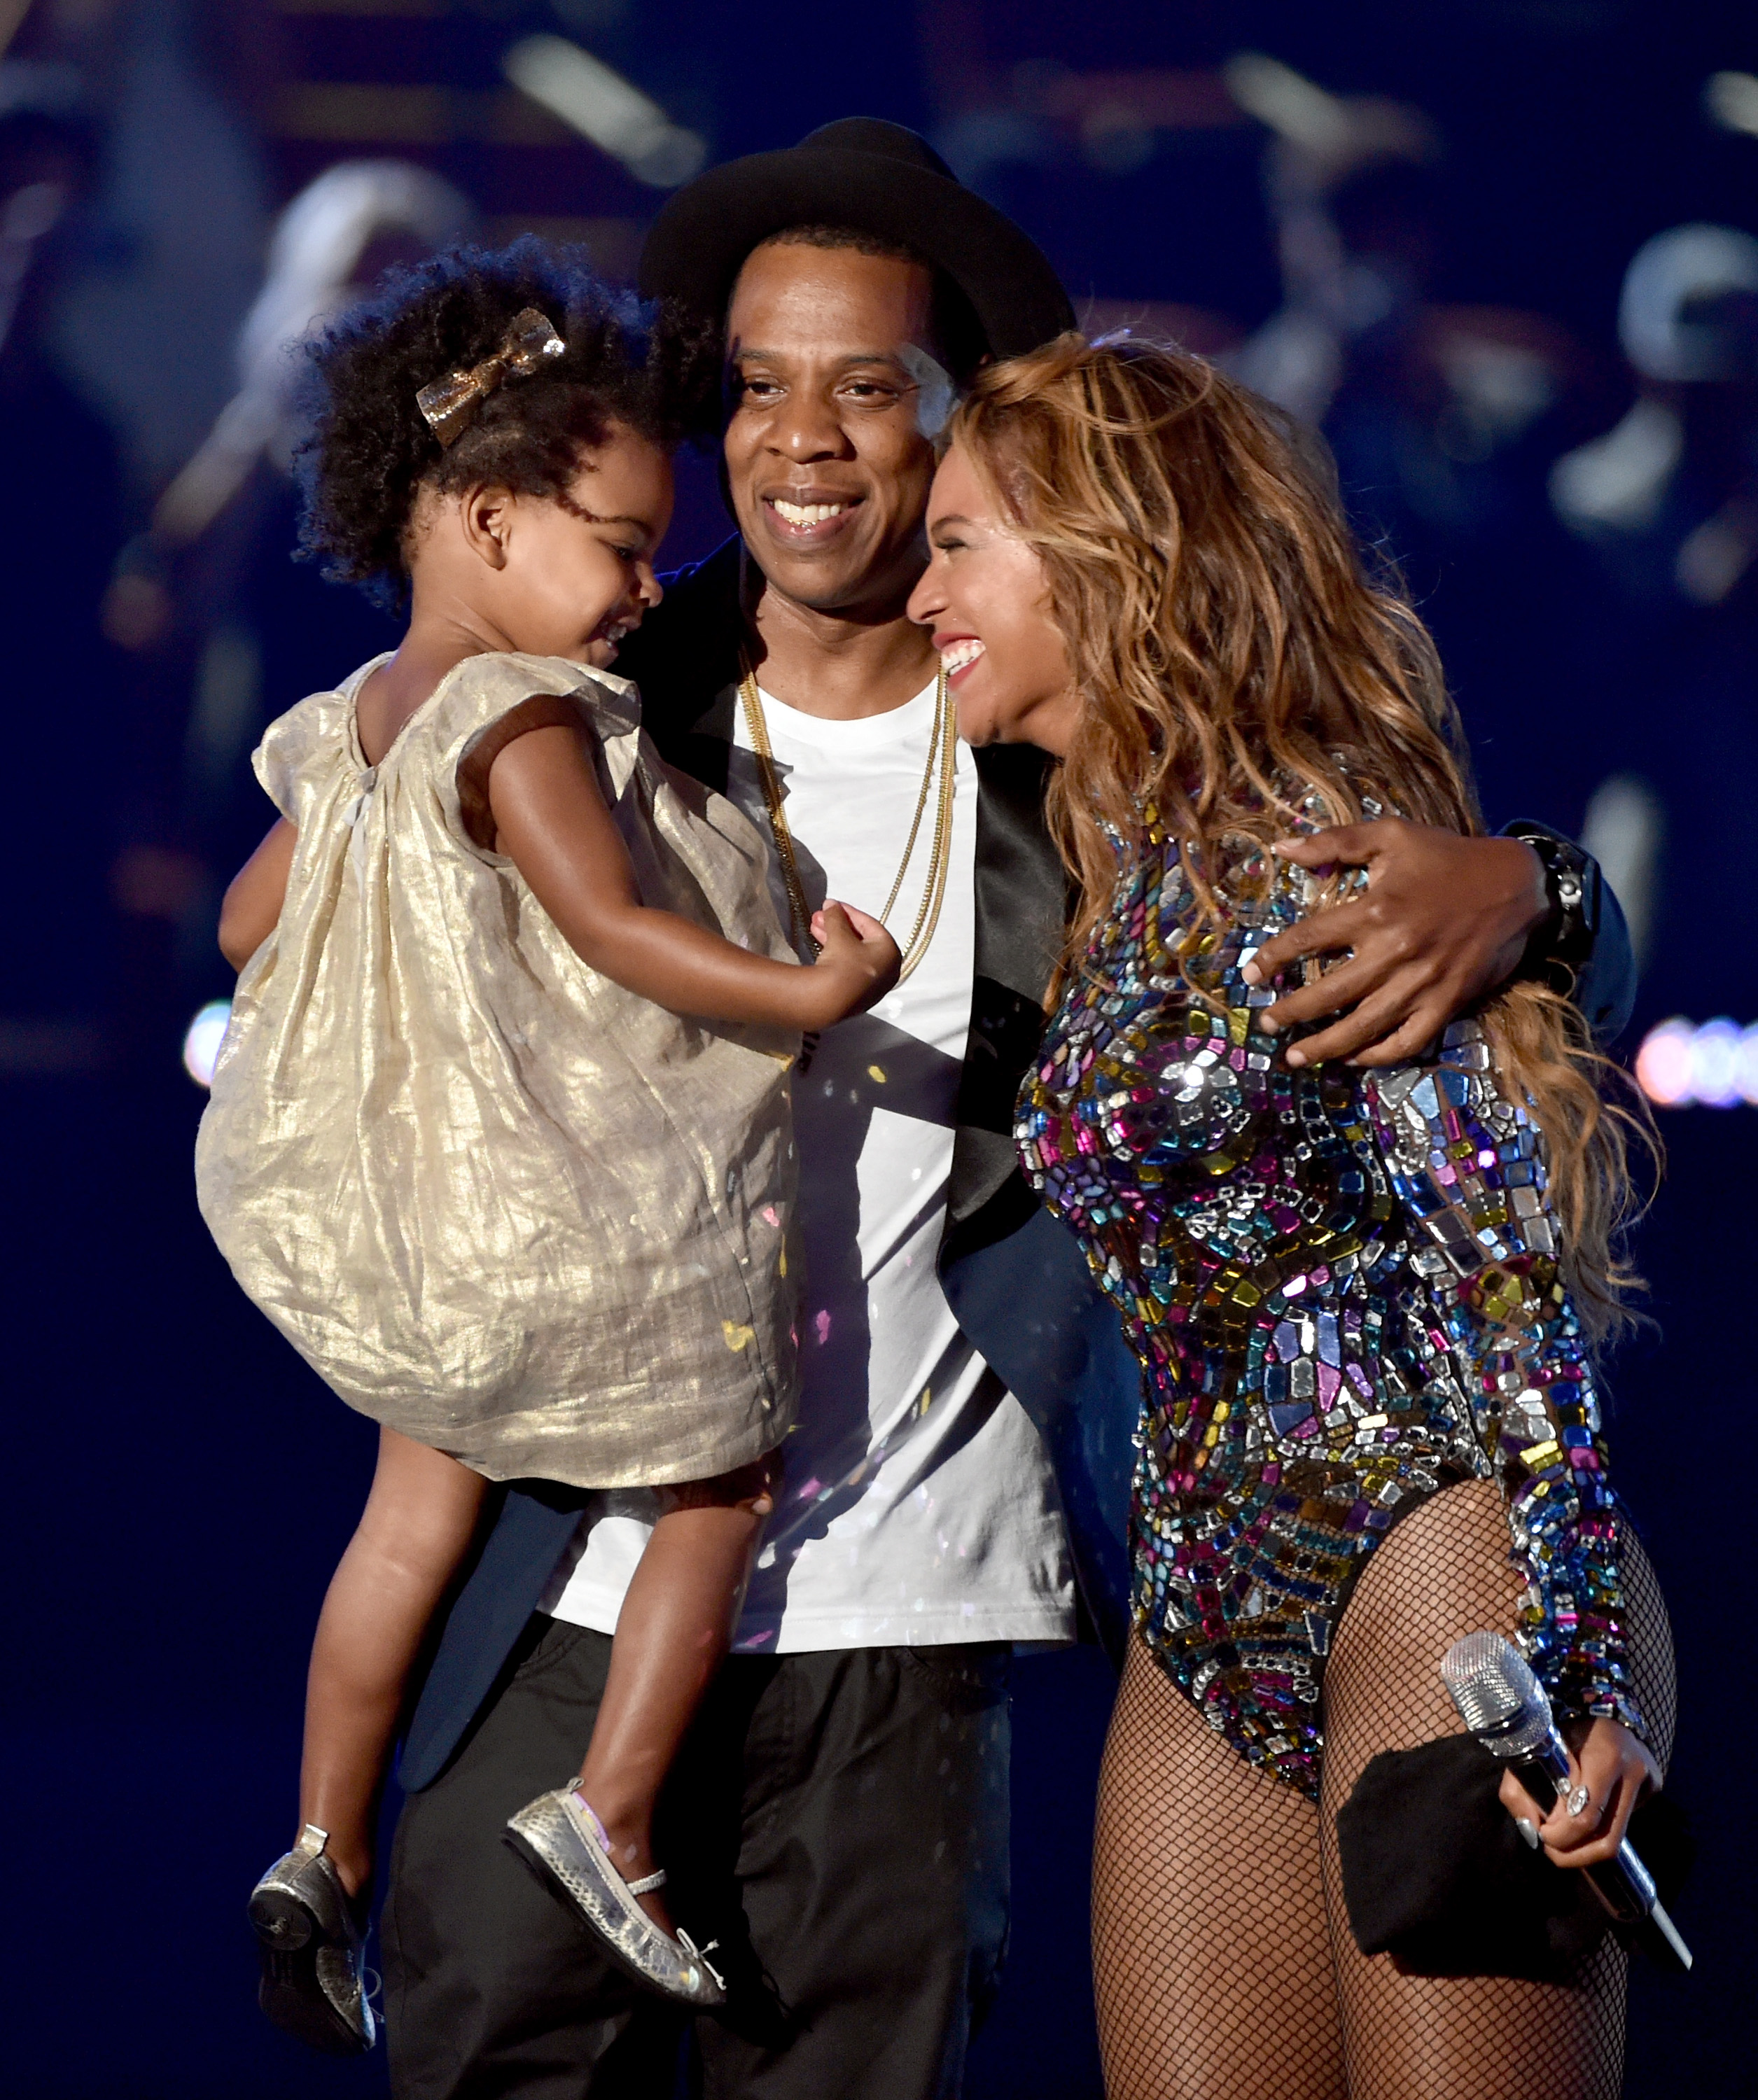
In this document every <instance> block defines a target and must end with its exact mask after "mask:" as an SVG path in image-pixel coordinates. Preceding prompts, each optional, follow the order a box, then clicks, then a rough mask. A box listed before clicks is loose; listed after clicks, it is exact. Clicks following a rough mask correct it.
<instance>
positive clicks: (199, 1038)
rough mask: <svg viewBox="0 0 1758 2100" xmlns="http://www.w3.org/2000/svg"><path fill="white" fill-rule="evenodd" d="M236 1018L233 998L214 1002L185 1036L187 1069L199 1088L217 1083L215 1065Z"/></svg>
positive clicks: (184, 1046) (209, 1002)
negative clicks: (228, 1022) (233, 1017)
mask: <svg viewBox="0 0 1758 2100" xmlns="http://www.w3.org/2000/svg"><path fill="white" fill-rule="evenodd" d="M231 1019H232V1001H231V1000H230V999H210V1000H209V1001H208V1003H207V1004H206V1005H205V1007H203V1008H202V1009H201V1012H199V1013H198V1014H197V1016H196V1017H195V1019H194V1020H193V1021H191V1022H190V1024H189V1030H188V1034H187V1035H185V1036H184V1037H183V1070H185V1071H186V1072H187V1073H188V1074H189V1076H190V1078H191V1079H193V1080H194V1081H195V1083H196V1084H197V1086H198V1087H210V1086H212V1085H213V1083H214V1060H215V1059H216V1058H217V1057H219V1048H220V1044H221V1043H223V1041H224V1040H225V1036H226V1024H227V1021H230V1020H231Z"/></svg>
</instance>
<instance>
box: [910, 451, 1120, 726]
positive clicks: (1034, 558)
mask: <svg viewBox="0 0 1758 2100" xmlns="http://www.w3.org/2000/svg"><path fill="white" fill-rule="evenodd" d="M928 545H929V550H930V554H929V562H928V567H927V571H926V573H925V575H924V576H923V577H922V580H921V582H920V583H919V584H917V586H916V589H915V590H914V591H913V592H912V593H911V597H910V601H909V616H910V618H911V619H912V620H915V621H917V623H918V624H920V625H921V626H923V627H928V628H931V629H933V633H934V647H935V648H936V649H938V650H939V652H940V660H941V661H942V663H943V664H944V665H945V666H946V670H947V685H948V686H949V688H950V690H952V693H953V695H954V696H955V697H956V700H957V703H958V728H959V734H960V735H961V736H962V737H963V738H964V739H965V742H966V743H971V744H985V743H1035V744H1036V745H1037V746H1038V747H1039V748H1040V749H1041V750H1044V751H1048V752H1051V753H1052V754H1053V756H1055V757H1058V758H1060V757H1062V756H1064V755H1065V754H1066V752H1067V749H1068V745H1069V741H1070V739H1071V738H1072V736H1073V735H1074V731H1075V725H1076V721H1078V720H1079V718H1080V696H1079V695H1078V694H1077V693H1076V690H1075V684H1074V673H1073V669H1072V667H1071V664H1070V663H1069V660H1068V650H1067V644H1066V643H1065V642H1063V640H1062V633H1061V630H1060V629H1058V626H1057V625H1056V621H1055V617H1054V615H1053V611H1052V610H1051V606H1050V594H1049V583H1048V580H1046V578H1045V573H1044V565H1043V563H1042V562H1041V561H1040V559H1039V558H1038V554H1037V549H1036V548H1035V547H1033V546H1032V545H1031V543H1030V542H1029V541H1028V540H1025V539H1024V538H1023V537H1022V536H1021V535H1020V533H1019V532H1018V528H1017V527H1015V526H1014V524H1013V523H1011V521H1010V520H1009V519H1007V518H1002V517H998V516H997V515H996V504H995V499H994V497H993V496H992V495H991V494H990V493H989V492H988V491H987V488H986V487H985V486H984V484H983V481H982V480H981V479H979V477H978V474H977V472H976V470H975V468H974V466H973V465H971V462H970V458H969V457H967V455H966V454H965V452H964V450H963V448H961V446H959V445H956V444H955V445H954V446H953V447H952V449H951V451H950V452H947V456H946V457H945V459H944V460H943V461H941V463H940V470H939V473H938V474H935V476H934V488H933V491H932V492H931V494H930V496H929V499H928Z"/></svg>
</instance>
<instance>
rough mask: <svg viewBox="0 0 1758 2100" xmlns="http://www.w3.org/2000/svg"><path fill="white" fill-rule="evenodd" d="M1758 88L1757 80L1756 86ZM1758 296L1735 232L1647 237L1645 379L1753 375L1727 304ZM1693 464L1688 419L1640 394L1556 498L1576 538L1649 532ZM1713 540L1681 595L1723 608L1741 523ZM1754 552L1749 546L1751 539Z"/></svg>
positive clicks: (1629, 287) (1560, 466) (1633, 286)
mask: <svg viewBox="0 0 1758 2100" xmlns="http://www.w3.org/2000/svg"><path fill="white" fill-rule="evenodd" d="M1752 85H1753V86H1754V88H1755V89H1758V81H1754V82H1753V83H1752ZM1737 293H1748V294H1750V293H1758V240H1754V239H1753V238H1752V236H1751V234H1749V233H1743V232H1740V231H1739V230H1738V227H1731V226H1675V227H1669V228H1668V230H1667V232H1664V233H1657V234H1656V235H1655V236H1654V239H1653V240H1649V241H1645V242H1644V243H1643V245H1641V247H1640V248H1639V249H1637V252H1636V254H1635V256H1634V257H1633V258H1632V261H1631V263H1630V267H1629V268H1628V270H1627V271H1625V272H1624V277H1623V293H1622V294H1621V296H1620V298H1619V302H1618V337H1619V342H1621V343H1622V344H1623V354H1624V355H1625V356H1626V357H1628V359H1629V360H1630V362H1631V364H1632V365H1634V366H1635V368H1636V370H1637V373H1638V375H1639V376H1640V377H1641V378H1642V379H1644V380H1646V381H1649V382H1652V383H1654V384H1655V385H1659V386H1667V387H1672V386H1681V385H1697V386H1700V385H1703V384H1705V383H1712V382H1716V381H1722V380H1729V379H1737V378H1738V377H1741V376H1742V373H1741V369H1740V364H1741V360H1742V359H1743V357H1744V356H1745V355H1747V352H1746V351H1745V350H1744V348H1743V343H1742V340H1741V337H1740V335H1739V332H1738V330H1737V329H1729V328H1728V327H1727V326H1726V324H1725V321H1723V320H1720V318H1718V316H1717V315H1716V302H1718V301H1724V300H1725V299H1726V298H1728V297H1729V295H1730V294H1737ZM1684 457H1685V424H1684V422H1683V420H1682V419H1681V415H1680V412H1679V410H1678V408H1677V407H1676V404H1675V403H1674V402H1673V401H1672V400H1670V399H1659V398H1657V397H1656V396H1655V395H1654V394H1652V393H1645V394H1643V395H1641V396H1640V397H1639V398H1638V399H1637V402H1636V404H1635V405H1634V406H1633V407H1632V408H1631V410H1630V412H1629V413H1628V415H1627V416H1626V417H1624V418H1623V421H1622V422H1621V423H1619V424H1618V425H1617V426H1615V428H1614V429H1612V430H1608V431H1607V432H1606V435H1605V436H1604V437H1602V438H1595V439H1592V441H1591V442H1590V443H1588V444H1584V445H1581V446H1579V447H1578V448H1576V449H1575V451H1574V452H1565V453H1564V455H1563V457H1561V459H1560V460H1558V461H1557V464H1556V465H1554V466H1553V468H1552V469H1551V473H1550V493H1551V501H1552V502H1553V503H1554V504H1555V505H1556V506H1557V515H1558V516H1559V517H1560V518H1561V519H1562V521H1563V523H1565V524H1566V525H1567V526H1568V527H1570V530H1571V531H1573V532H1580V533H1584V534H1585V535H1588V536H1592V535H1593V534H1594V533H1595V532H1601V531H1610V532H1640V531H1641V529H1642V528H1643V527H1645V526H1647V525H1649V524H1650V523H1653V521H1654V519H1655V518H1657V517H1658V516H1659V512H1660V508H1661V505H1662V504H1663V502H1664V501H1666V497H1667V490H1668V488H1669V487H1670V486H1671V484H1672V477H1673V474H1675V472H1676V470H1677V469H1678V467H1679V465H1680V464H1681V461H1682V460H1683V458H1684ZM1711 524H1712V526H1719V527H1720V530H1719V531H1712V532H1709V534H1708V535H1707V537H1706V538H1705V539H1704V540H1703V541H1701V542H1700V543H1699V544H1698V545H1695V546H1690V548H1689V549H1688V550H1687V549H1681V569H1680V573H1679V576H1678V579H1677V580H1678V584H1679V588H1680V589H1681V591H1682V592H1683V593H1684V594H1685V596H1686V597H1687V598H1693V599H1694V600H1695V601H1696V602H1698V604H1703V605H1713V604H1716V603H1718V602H1720V599H1721V598H1724V597H1725V595H1726V594H1727V593H1728V592H1729V590H1730V589H1732V588H1733V586H1734V584H1735V583H1736V582H1738V580H1739V577H1740V576H1741V575H1742V574H1743V572H1744V570H1745V567H1746V566H1747V557H1745V556H1743V554H1740V552H1739V551H1738V549H1734V548H1731V547H1730V546H1729V545H1728V544H1727V542H1728V536H1729V527H1730V526H1731V527H1732V528H1733V529H1734V531H1735V532H1736V534H1737V532H1738V525H1739V521H1738V519H1734V520H1728V519H1720V520H1712V521H1711ZM1741 544H1742V545H1743V541H1742V543H1741Z"/></svg>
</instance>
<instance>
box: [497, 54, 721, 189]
mask: <svg viewBox="0 0 1758 2100" xmlns="http://www.w3.org/2000/svg"><path fill="white" fill-rule="evenodd" d="M501 71H502V72H503V73H505V74H506V77H507V78H508V79H509V80H510V81H511V82H512V83H513V85H514V86H515V87H516V88H518V89H519V90H520V92H521V93H522V94H525V95H529V96H530V97H531V99H532V101H533V102H537V103H541V104H542V106H543V107H544V108H546V109H547V110H548V111H549V112H550V115H551V116H553V117H560V118H561V120H562V121H563V123H564V124H569V125H572V126H573V128H574V130H576V131H577V132H579V133H580V134H581V136H582V137H583V138H587V139H590V140H591V141H592V143H593V144H594V146H599V147H602V148H603V150H604V151H605V152H607V153H609V154H610V155H612V157H613V158H615V159H616V160H619V161H621V162H622V164H623V165H624V166H625V168H626V169H628V170H629V174H632V175H633V176H634V178H635V179H636V180H637V181H638V182H643V183H647V184H648V185H649V186H650V187H651V188H654V189H660V190H673V189H676V188H677V187H678V184H679V183H687V182H688V181H689V179H690V178H691V176H692V175H694V174H700V172H701V169H702V164H703V162H704V161H706V160H707V158H708V146H707V143H706V142H705V140H704V139H700V138H699V137H698V136H697V135H696V133H695V132H694V131H686V130H684V129H683V128H682V126H681V125H677V124H674V123H673V122H672V121H671V119H670V118H669V117H668V116H667V115H666V114H665V111H664V110H663V109H661V108H660V106H659V104H657V103H656V102H652V101H649V99H647V96H646V95H643V93H642V92H641V90H640V89H639V88H638V87H636V86H634V85H633V84H632V83H631V82H629V81H626V80H625V79H624V78H623V77H622V75H621V73H612V70H611V68H609V67H608V66H607V65H606V64H604V62H603V60H602V59H595V58H594V57H593V55H592V54H591V53H590V51H582V50H581V48H580V46H579V45H578V44H571V43H569V42H568V39H567V38H566V37H526V38H522V39H521V41H520V42H518V43H516V44H515V45H514V46H513V47H512V49H511V50H510V51H509V52H508V53H507V55H506V57H505V58H504V59H502V60H501Z"/></svg>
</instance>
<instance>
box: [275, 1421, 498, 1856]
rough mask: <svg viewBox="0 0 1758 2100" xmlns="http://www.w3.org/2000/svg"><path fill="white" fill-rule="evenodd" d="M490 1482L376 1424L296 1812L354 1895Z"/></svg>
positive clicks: (317, 1686) (322, 1649)
mask: <svg viewBox="0 0 1758 2100" xmlns="http://www.w3.org/2000/svg"><path fill="white" fill-rule="evenodd" d="M485 1486H486V1483H485V1482H484V1480H483V1479H482V1477H481V1476H480V1475H479V1474H477V1473H473V1472H471V1471H470V1469H469V1468H468V1467H465V1466H461V1465H460V1464H459V1463H458V1462H457V1459H455V1458H447V1457H446V1456H445V1454H444V1452H440V1451H431V1450H429V1449H428V1448H427V1447H426V1445H423V1444H415V1443H412V1442H411V1441H410V1440H409V1438H408V1437H407V1436H399V1435H398V1434H397V1432H396V1431H395V1430H394V1429H381V1430H380V1431H379V1432H378V1470H377V1471H376V1472H375V1473H374V1474H373V1485H372V1491H371V1493H369V1495H368V1497H367V1498H366V1508H365V1510H364V1513H363V1514H362V1515H361V1518H360V1524H359V1525H358V1526H357V1528H356V1531H355V1533H354V1536H353V1537H352V1538H351V1540H350V1541H349V1542H348V1549H347V1552H345V1553H344V1554H343V1555H342V1561H341V1564H340V1565H339V1566H338V1568H337V1569H336V1572H335V1574H334V1576H333V1577H332V1579H331V1582H330V1585H329V1593H328V1594H327V1595H326V1596H325V1599H324V1609H323V1612H322V1615H321V1616H320V1618H319V1620H318V1622H317V1638H316V1640H315V1642H314V1643H312V1647H311V1674H310V1676H309V1678H308V1679H307V1685H306V1697H305V1755H304V1759H303V1763H302V1765H301V1767H300V1773H299V1820H300V1821H301V1822H302V1823H315V1824H317V1825H318V1826H319V1828H320V1829H324V1830H327V1831H328V1832H329V1845H328V1846H327V1848H326V1849H327V1851H328V1852H329V1857H330V1858H331V1859H332V1860H333V1861H334V1862H335V1864H336V1868H337V1871H338V1873H340V1875H341V1877H342V1883H343V1886H345V1887H346V1888H347V1890H348V1893H349V1894H350V1895H356V1894H358V1892H359V1891H360V1889H361V1888H362V1887H363V1886H364V1884H365V1882H367V1880H368V1879H369V1877H370V1875H371V1873H372V1868H373V1824H374V1822H375V1820H376V1818H377V1813H378V1797H379V1793H380V1792H381V1790H382V1788H383V1785H384V1781H385V1774H386V1770H387V1769H388V1767H389V1765H390V1762H391V1744H392V1743H393V1741H394V1740H395V1736H396V1730H397V1722H398V1719H399V1718H400V1715H401V1714H402V1710H403V1700H404V1692H405V1691H406V1689H407V1687H408V1684H409V1672H410V1670H412V1669H413V1666H414V1662H415V1658H416V1657H417V1654H418V1652H420V1648H421V1644H422V1636H423V1635H425V1634H426V1630H427V1627H428V1623H429V1621H431V1618H432V1617H433V1615H434V1612H435V1609H436V1608H437V1607H438V1605H439V1601H440V1599H441V1598H442V1597H444V1595H445V1590H446V1586H447V1584H448V1582H450V1581H451V1579H452V1577H453V1575H454V1574H455V1573H457V1568H458V1564H459V1563H460V1562H461V1561H462V1560H463V1558H464V1555H465V1554H466V1551H468V1549H469V1546H470V1538H471V1537H472V1535H473V1533H475V1527H476V1518H477V1515H478V1512H479V1511H480V1509H481V1507H482V1498H483V1493H484V1488H485Z"/></svg>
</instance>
